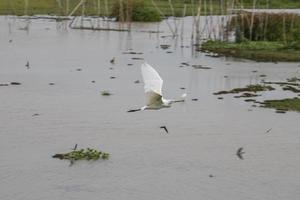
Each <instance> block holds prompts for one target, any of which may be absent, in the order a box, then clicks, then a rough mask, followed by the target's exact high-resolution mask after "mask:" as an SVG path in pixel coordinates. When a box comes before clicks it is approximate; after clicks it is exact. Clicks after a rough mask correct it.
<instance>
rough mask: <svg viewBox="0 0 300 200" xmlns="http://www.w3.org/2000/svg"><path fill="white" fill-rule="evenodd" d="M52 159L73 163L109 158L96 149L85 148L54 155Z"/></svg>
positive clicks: (106, 154)
mask: <svg viewBox="0 0 300 200" xmlns="http://www.w3.org/2000/svg"><path fill="white" fill-rule="evenodd" d="M52 157H53V158H59V159H64V160H69V161H71V162H73V161H76V160H98V159H103V160H106V159H108V158H109V154H108V153H105V152H102V151H98V150H96V149H91V148H86V149H80V150H73V151H71V152H68V153H62V154H55V155H53V156H52Z"/></svg>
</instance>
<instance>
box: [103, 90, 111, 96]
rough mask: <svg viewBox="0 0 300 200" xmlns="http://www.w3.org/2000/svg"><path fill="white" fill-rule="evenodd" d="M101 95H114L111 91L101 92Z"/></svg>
mask: <svg viewBox="0 0 300 200" xmlns="http://www.w3.org/2000/svg"><path fill="white" fill-rule="evenodd" d="M101 95H102V96H110V95H112V94H111V93H110V92H109V91H106V90H104V91H102V92H101Z"/></svg>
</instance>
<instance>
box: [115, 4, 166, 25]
mask: <svg viewBox="0 0 300 200" xmlns="http://www.w3.org/2000/svg"><path fill="white" fill-rule="evenodd" d="M111 15H112V16H113V17H116V18H117V21H135V22H157V21H161V17H160V15H159V13H158V12H157V11H156V10H155V9H154V8H151V7H149V6H145V2H144V1H142V0H128V1H127V0H122V1H120V2H118V1H116V2H115V3H114V4H113V7H112V13H111Z"/></svg>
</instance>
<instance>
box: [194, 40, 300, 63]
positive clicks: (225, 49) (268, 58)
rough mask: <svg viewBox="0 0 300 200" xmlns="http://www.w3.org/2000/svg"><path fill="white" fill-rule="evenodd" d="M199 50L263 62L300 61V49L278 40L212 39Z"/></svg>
mask: <svg viewBox="0 0 300 200" xmlns="http://www.w3.org/2000/svg"><path fill="white" fill-rule="evenodd" d="M198 50H199V51H203V50H206V51H211V52H214V53H218V54H219V55H224V56H232V57H236V58H244V59H250V60H255V61H262V62H277V61H285V62H299V61H300V50H298V49H291V48H289V46H288V45H286V44H284V43H282V42H278V41H270V42H268V41H245V42H240V43H236V42H224V41H211V40H210V41H207V42H205V43H203V44H202V46H201V48H200V49H198Z"/></svg>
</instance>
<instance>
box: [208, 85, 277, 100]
mask: <svg viewBox="0 0 300 200" xmlns="http://www.w3.org/2000/svg"><path fill="white" fill-rule="evenodd" d="M271 90H275V88H273V87H272V86H269V85H259V84H257V85H247V86H246V87H244V88H235V89H232V90H229V91H219V92H215V93H213V94H214V95H221V94H236V93H240V92H254V93H256V92H262V91H271ZM249 96H250V95H249ZM249 96H248V97H249Z"/></svg>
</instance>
